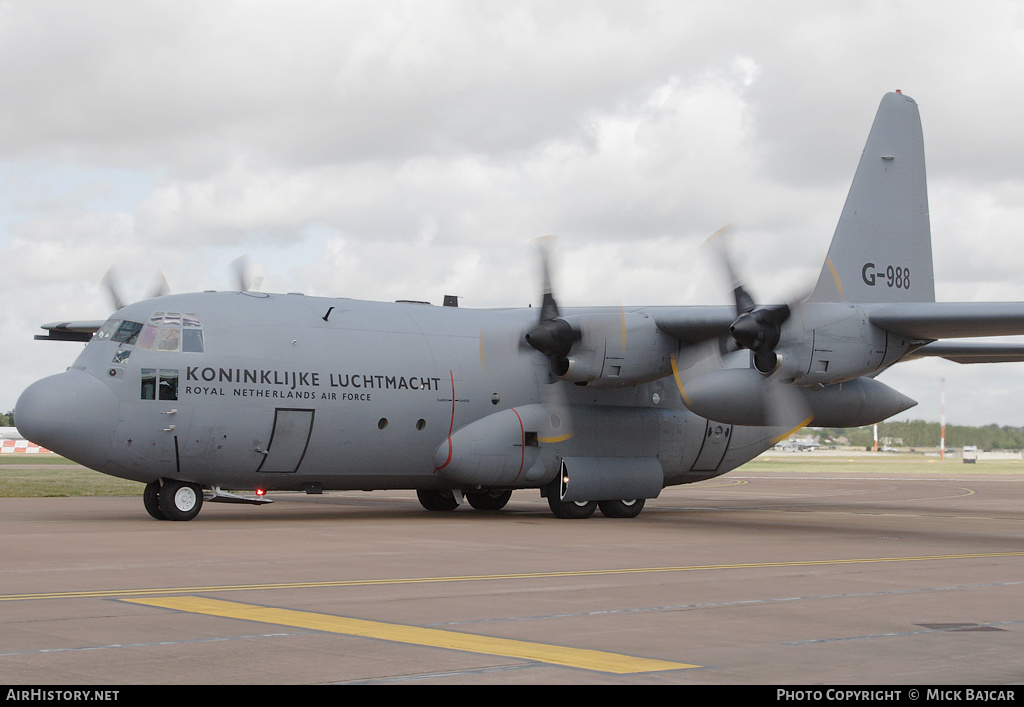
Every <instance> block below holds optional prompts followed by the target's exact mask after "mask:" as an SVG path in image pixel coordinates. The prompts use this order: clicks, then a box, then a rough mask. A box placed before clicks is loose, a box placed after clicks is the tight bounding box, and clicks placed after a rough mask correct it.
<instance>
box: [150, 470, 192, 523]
mask: <svg viewBox="0 0 1024 707" xmlns="http://www.w3.org/2000/svg"><path fill="white" fill-rule="evenodd" d="M142 503H143V504H144V505H145V506H146V510H147V511H148V512H149V515H151V516H153V517H154V518H156V519H157V520H192V519H193V518H195V517H196V516H197V515H198V514H199V510H200V509H201V508H202V507H203V489H202V488H201V487H200V486H199V484H193V483H189V482H187V481H175V480H173V479H164V480H163V482H162V483H161V481H160V480H157V481H151V482H149V483H148V484H146V490H145V491H143V493H142Z"/></svg>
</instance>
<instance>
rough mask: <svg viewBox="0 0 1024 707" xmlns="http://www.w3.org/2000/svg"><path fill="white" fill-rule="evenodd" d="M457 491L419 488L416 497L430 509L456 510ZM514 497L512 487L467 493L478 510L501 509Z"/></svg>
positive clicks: (468, 499) (467, 498) (422, 504)
mask: <svg viewBox="0 0 1024 707" xmlns="http://www.w3.org/2000/svg"><path fill="white" fill-rule="evenodd" d="M456 493H457V492H456V491H452V490H451V489H418V490H417V491H416V498H418V499H419V501H420V505H421V506H423V507H424V508H426V509H427V510H428V511H454V510H455V509H456V508H458V507H459V499H458V498H457V497H456V495H455V494H456ZM510 498H512V489H492V490H490V491H471V492H469V493H467V494H466V500H467V501H469V505H471V506H473V508H475V509H476V510H478V511H500V510H501V509H502V508H504V507H505V505H506V504H507V503H508V501H509V499H510Z"/></svg>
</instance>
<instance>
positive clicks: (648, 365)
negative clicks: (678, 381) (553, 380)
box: [556, 312, 679, 388]
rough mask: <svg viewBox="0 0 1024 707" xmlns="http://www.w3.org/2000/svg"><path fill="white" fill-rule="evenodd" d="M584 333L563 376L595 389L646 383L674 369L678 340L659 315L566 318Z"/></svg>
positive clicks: (607, 314) (578, 331) (561, 375)
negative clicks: (660, 325) (661, 325)
mask: <svg viewBox="0 0 1024 707" xmlns="http://www.w3.org/2000/svg"><path fill="white" fill-rule="evenodd" d="M563 319H564V320H565V321H566V322H568V323H569V325H570V326H571V327H572V328H573V331H575V332H577V333H578V335H579V338H578V340H577V341H576V343H574V344H573V346H572V349H571V350H570V351H569V354H568V356H566V358H565V359H564V360H563V362H562V370H557V371H556V373H557V374H558V375H559V377H561V378H562V379H563V380H567V381H571V382H573V383H577V384H581V385H586V386H589V387H595V388H616V387H620V386H626V385H636V384H638V383H647V382H649V381H652V380H657V379H658V378H663V377H665V376H667V375H669V374H670V373H671V372H672V363H671V357H672V355H673V354H674V353H675V352H676V351H677V350H678V348H679V342H678V341H677V340H676V339H675V338H673V337H671V336H669V335H668V334H665V333H664V332H662V331H661V330H660V329H659V328H658V325H657V323H656V322H655V321H654V318H653V317H651V316H650V315H647V314H641V313H636V312H617V313H616V312H607V313H601V314H579V315H572V316H567V317H563Z"/></svg>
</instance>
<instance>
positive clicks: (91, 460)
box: [14, 369, 118, 469]
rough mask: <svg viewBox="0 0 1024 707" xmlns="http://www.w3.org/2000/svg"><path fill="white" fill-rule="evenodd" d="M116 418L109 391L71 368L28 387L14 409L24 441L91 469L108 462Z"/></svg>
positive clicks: (16, 421)
mask: <svg viewBox="0 0 1024 707" xmlns="http://www.w3.org/2000/svg"><path fill="white" fill-rule="evenodd" d="M117 419H118V409H117V397H116V396H115V395H114V393H113V392H112V391H111V390H110V388H108V387H107V386H105V385H104V384H103V383H102V382H101V381H99V380H97V379H96V378H95V377H94V376H92V375H90V374H89V373H86V372H85V371H81V370H77V369H71V370H69V371H67V372H65V373H58V374H57V375H55V376H50V377H49V378H43V379H42V380H40V381H37V382H35V383H33V384H32V385H30V386H29V387H28V388H26V389H25V392H23V393H22V394H21V397H20V398H18V402H17V404H16V405H15V408H14V422H15V424H16V425H17V427H18V432H20V433H21V435H22V436H23V437H24V438H25V439H27V440H29V441H31V442H35V443H36V444H38V445H40V446H43V447H45V448H47V449H49V450H50V451H53V452H56V453H57V454H60V455H61V456H64V457H67V458H68V459H72V460H74V461H76V462H78V463H79V464H83V465H84V466H88V467H91V468H94V469H95V468H99V467H100V466H102V465H103V464H105V463H106V462H107V460H108V459H109V454H108V453H107V452H108V450H109V449H110V444H111V439H112V437H113V432H114V426H115V425H116V424H117Z"/></svg>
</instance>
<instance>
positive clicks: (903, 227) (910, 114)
mask: <svg viewBox="0 0 1024 707" xmlns="http://www.w3.org/2000/svg"><path fill="white" fill-rule="evenodd" d="M810 301H811V302H843V301H847V302H863V303H870V302H934V301H935V276H934V272H933V269H932V236H931V224H930V222H929V219H928V188H927V185H926V183H925V169H924V138H923V136H922V134H921V116H920V114H919V113H918V110H917V103H915V102H914V99H912V98H910V97H909V96H904V95H903V94H902V93H900V92H898V91H897V92H896V93H888V94H886V95H885V97H884V98H882V103H881V105H879V106H878V113H877V114H876V115H875V122H874V124H873V125H872V126H871V133H870V134H869V135H868V142H867V144H866V145H865V146H864V153H863V154H862V155H861V158H860V164H859V165H858V166H857V174H856V175H854V177H853V185H852V186H851V187H850V194H849V196H847V197H846V205H845V206H844V207H843V214H842V216H840V218H839V225H838V226H837V227H836V232H835V235H834V236H833V237H832V245H831V246H830V247H829V249H828V257H827V258H826V259H825V265H824V267H823V268H822V269H821V275H820V276H819V277H818V284H817V286H816V287H815V288H814V292H813V293H812V294H811V297H810Z"/></svg>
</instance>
